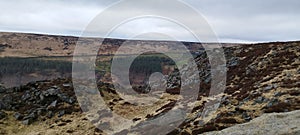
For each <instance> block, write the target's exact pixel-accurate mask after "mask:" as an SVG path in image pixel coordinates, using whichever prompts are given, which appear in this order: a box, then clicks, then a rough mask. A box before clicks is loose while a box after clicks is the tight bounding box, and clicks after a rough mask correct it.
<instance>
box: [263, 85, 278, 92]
mask: <svg viewBox="0 0 300 135" xmlns="http://www.w3.org/2000/svg"><path fill="white" fill-rule="evenodd" d="M276 88H277V84H271V85H269V86H267V87H265V88H264V91H269V90H272V89H276Z"/></svg>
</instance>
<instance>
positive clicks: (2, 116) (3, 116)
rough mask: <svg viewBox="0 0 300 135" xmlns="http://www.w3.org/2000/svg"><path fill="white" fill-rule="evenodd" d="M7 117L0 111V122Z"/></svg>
mask: <svg viewBox="0 0 300 135" xmlns="http://www.w3.org/2000/svg"><path fill="white" fill-rule="evenodd" d="M6 116H7V113H5V112H3V111H0V120H1V119H4V118H5V117H6Z"/></svg>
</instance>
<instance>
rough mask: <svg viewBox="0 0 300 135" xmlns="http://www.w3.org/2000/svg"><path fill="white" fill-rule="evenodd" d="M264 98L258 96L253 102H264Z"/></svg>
mask: <svg viewBox="0 0 300 135" xmlns="http://www.w3.org/2000/svg"><path fill="white" fill-rule="evenodd" d="M264 99H265V98H264V97H258V98H257V99H256V100H255V102H256V103H259V104H261V103H263V102H264Z"/></svg>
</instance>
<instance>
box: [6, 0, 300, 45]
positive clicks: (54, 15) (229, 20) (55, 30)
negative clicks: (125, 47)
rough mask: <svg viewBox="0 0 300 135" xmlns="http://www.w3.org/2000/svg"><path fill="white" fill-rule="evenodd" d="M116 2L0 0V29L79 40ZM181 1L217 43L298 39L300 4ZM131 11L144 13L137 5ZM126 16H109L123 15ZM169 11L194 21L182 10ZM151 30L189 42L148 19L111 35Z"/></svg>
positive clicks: (286, 0) (290, 0)
mask: <svg viewBox="0 0 300 135" xmlns="http://www.w3.org/2000/svg"><path fill="white" fill-rule="evenodd" d="M115 2H118V0H82V1H79V0H48V1H46V0H15V1H13V0H9V1H8V0H0V9H1V12H0V31H3V32H4V31H5V32H7V31H12V32H27V33H47V34H59V35H75V36H80V34H81V33H82V32H83V31H84V29H85V28H86V26H87V25H88V24H89V22H91V21H92V20H93V18H94V17H95V16H96V15H97V14H99V13H101V12H102V11H104V10H105V9H106V8H107V7H108V6H110V5H111V4H113V3H115ZM183 2H185V3H186V4H189V5H190V6H192V7H193V8H195V9H197V10H198V12H199V13H201V14H202V15H203V16H204V17H205V18H206V21H207V22H208V23H209V24H210V26H211V28H212V30H213V31H214V32H215V33H216V35H217V37H218V38H219V41H221V42H266V41H288V40H300V0H183ZM149 8H152V9H155V7H149ZM133 10H134V11H137V10H145V9H139V8H138V7H135V8H134V9H133ZM128 12H129V11H127V12H126V11H114V12H112V13H114V14H115V15H122V14H123V13H124V14H125V13H128ZM172 13H173V14H178V15H182V16H184V17H186V18H189V19H192V18H193V16H189V14H185V13H184V12H182V11H181V10H180V9H178V10H174V11H172ZM112 15H113V14H112ZM165 24H166V23H165ZM150 29H151V30H154V31H156V32H158V33H160V32H162V33H164V32H165V31H169V32H172V33H173V34H175V35H176V36H178V37H179V38H180V40H193V39H190V38H187V36H186V35H187V34H186V33H185V32H182V31H179V29H178V28H176V27H175V26H174V25H163V22H160V21H157V20H151V19H145V20H139V21H136V22H135V23H132V24H127V25H124V26H123V27H122V28H120V30H119V32H116V33H115V34H113V35H112V36H113V37H116V38H129V36H128V35H132V33H131V32H133V31H138V30H142V31H148V30H150ZM175 29H176V30H175ZM128 33H131V34H128ZM100 36H101V35H100ZM103 36H104V35H103ZM150 38H151V37H150ZM153 39H155V36H153Z"/></svg>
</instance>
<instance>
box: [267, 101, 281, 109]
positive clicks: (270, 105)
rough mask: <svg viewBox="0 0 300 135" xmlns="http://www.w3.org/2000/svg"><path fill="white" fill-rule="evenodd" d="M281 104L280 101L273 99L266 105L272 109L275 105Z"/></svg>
mask: <svg viewBox="0 0 300 135" xmlns="http://www.w3.org/2000/svg"><path fill="white" fill-rule="evenodd" d="M278 103H279V100H278V99H272V100H271V101H270V102H269V103H268V104H267V105H266V107H267V108H270V107H272V106H273V105H276V104H278Z"/></svg>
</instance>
